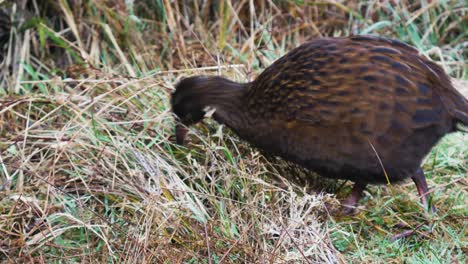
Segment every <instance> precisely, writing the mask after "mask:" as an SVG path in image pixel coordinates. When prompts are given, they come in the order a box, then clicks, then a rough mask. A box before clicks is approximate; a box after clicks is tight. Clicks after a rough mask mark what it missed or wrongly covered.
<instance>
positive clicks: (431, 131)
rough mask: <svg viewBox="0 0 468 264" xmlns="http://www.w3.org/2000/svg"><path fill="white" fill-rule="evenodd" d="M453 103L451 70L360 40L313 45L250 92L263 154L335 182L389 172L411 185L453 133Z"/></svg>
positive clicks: (383, 42)
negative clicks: (437, 146)
mask: <svg viewBox="0 0 468 264" xmlns="http://www.w3.org/2000/svg"><path fill="white" fill-rule="evenodd" d="M441 74H442V75H441ZM460 96H461V95H460ZM447 98H448V99H447ZM453 100H459V99H457V94H456V91H455V90H454V88H453V87H452V85H451V84H450V80H449V79H448V77H447V76H446V75H445V73H443V70H442V69H441V68H440V67H439V66H437V65H436V64H435V63H433V62H431V61H429V60H428V59H426V58H424V57H422V56H420V55H419V54H418V51H417V50H416V49H414V48H412V47H410V46H408V45H406V44H404V43H401V42H398V41H395V40H389V39H384V38H377V37H365V36H356V37H351V38H329V39H318V40H314V41H311V42H309V43H306V44H303V45H301V46H299V47H298V48H296V49H294V50H292V51H291V52H290V53H288V54H287V55H285V56H284V57H282V58H280V59H279V60H277V61H276V62H275V63H273V64H272V65H271V66H270V67H268V68H267V69H266V70H265V71H264V72H263V73H262V74H260V75H259V76H258V78H257V79H256V80H255V81H254V82H253V83H252V84H251V85H250V87H249V91H248V93H247V109H248V110H247V111H249V112H250V113H251V115H252V116H254V117H255V119H256V120H258V126H259V127H261V129H259V130H258V133H257V134H256V135H255V136H254V138H252V139H251V141H253V142H254V143H256V145H258V146H260V147H262V148H263V149H266V150H267V151H270V152H273V153H275V154H277V155H280V156H282V157H284V158H286V159H289V160H292V161H295V162H298V163H300V164H303V165H305V166H306V167H309V168H311V169H315V170H319V171H322V172H323V173H325V174H328V176H330V177H342V178H349V179H353V180H364V181H366V182H379V181H383V180H384V178H378V179H376V177H377V176H376V175H377V174H378V175H380V174H381V172H382V165H383V167H384V168H386V170H387V171H390V172H391V173H392V174H393V178H394V179H395V180H398V179H401V178H404V177H406V176H407V174H408V173H413V172H414V170H416V169H417V168H418V167H419V165H420V162H421V160H422V158H423V157H424V155H426V154H427V153H428V151H429V150H430V149H431V147H432V146H433V145H434V144H435V143H436V142H437V141H438V140H439V139H440V138H441V137H442V136H443V135H444V134H446V133H448V132H450V131H452V130H453V126H454V125H453V123H454V121H453V118H452V116H451V114H450V107H451V106H450V103H451V102H453ZM463 100H465V102H466V99H464V98H463ZM377 156H378V157H377ZM379 159H380V161H381V162H382V163H381V162H380V161H379ZM347 174H350V175H347ZM364 174H366V175H364ZM356 175H358V176H356ZM352 177H360V179H354V178H352ZM363 177H367V178H366V179H363Z"/></svg>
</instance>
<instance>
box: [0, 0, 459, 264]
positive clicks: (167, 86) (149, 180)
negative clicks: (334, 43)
mask: <svg viewBox="0 0 468 264" xmlns="http://www.w3.org/2000/svg"><path fill="white" fill-rule="evenodd" d="M128 2H131V1H128ZM136 2H138V1H136ZM215 2H216V3H215ZM304 2H305V3H302V1H284V2H277V1H253V0H252V1H250V0H244V1H194V2H193V1H168V0H162V1H140V2H138V3H134V4H131V3H127V4H125V1H113V4H112V3H104V2H102V1H97V0H90V1H86V2H85V3H82V2H81V1H64V0H61V1H57V2H55V1H25V0H20V1H16V2H13V1H12V2H9V1H7V2H5V3H3V4H0V14H3V15H2V16H0V21H1V22H3V23H1V24H0V47H1V48H2V49H1V50H0V63H1V64H0V65H1V66H2V67H1V68H0V95H1V99H0V184H1V185H0V236H1V237H0V259H2V260H4V261H6V262H39V263H41V262H117V263H120V262H133V263H135V262H137V263H140V262H148V263H182V262H183V263H234V262H237V263H265V262H268V263H344V262H369V263H370V262H395V263H396V262H400V261H403V260H407V261H425V260H426V261H432V260H434V259H436V260H438V259H437V258H433V257H432V256H431V255H430V254H428V253H427V252H436V253H437V252H438V257H439V259H441V260H442V261H440V262H444V260H447V258H448V259H449V260H448V261H449V262H450V259H452V260H453V261H455V262H456V261H458V262H460V263H462V262H463V261H464V260H466V258H465V257H464V256H463V255H464V254H463V253H466V250H467V246H466V230H467V229H466V227H467V226H466V223H465V222H466V221H465V219H466V217H467V215H468V213H467V210H466V193H467V189H466V179H465V176H466V171H467V168H468V164H467V159H468V144H467V142H468V140H467V136H466V135H461V134H458V135H454V136H453V137H450V138H448V139H446V141H444V142H443V144H441V145H440V146H439V147H438V148H437V149H436V150H435V151H434V152H433V154H431V156H429V158H428V161H427V162H426V166H425V169H426V170H428V171H430V180H429V181H430V184H431V186H433V187H434V190H435V193H434V197H435V200H436V205H437V206H438V208H439V209H440V212H439V215H438V216H430V217H429V221H433V222H434V223H436V225H435V229H434V230H433V231H432V232H429V230H422V231H421V232H420V233H421V236H419V237H417V238H416V239H415V240H410V241H409V242H395V243H391V242H389V238H390V237H391V236H392V234H393V233H394V232H398V229H395V228H392V226H393V225H394V224H395V223H397V222H399V221H400V220H402V221H403V222H407V223H408V224H409V225H410V226H417V225H418V223H420V222H425V221H427V220H426V218H427V216H422V215H421V213H419V212H420V211H419V210H420V208H419V205H418V204H417V197H416V195H413V192H414V190H413V189H414V188H413V186H411V185H410V184H408V185H403V186H401V187H397V191H396V192H397V193H400V194H402V195H400V196H397V197H394V196H392V195H391V194H390V192H389V191H388V190H387V189H386V188H377V187H375V188H374V187H373V188H372V189H371V190H370V191H369V192H368V193H367V196H366V198H365V201H364V203H363V205H364V208H366V209H364V210H363V213H362V214H360V215H358V216H356V217H354V218H351V219H330V218H329V217H328V215H327V214H326V212H325V210H324V202H330V203H336V199H334V198H333V197H332V196H331V195H324V194H321V193H318V194H317V193H314V192H312V191H310V188H309V187H311V186H310V184H309V185H304V184H303V182H300V181H299V182H296V183H291V182H288V181H286V180H285V179H284V178H283V177H282V175H284V176H286V175H290V174H293V173H296V172H295V171H293V170H292V169H291V168H288V167H287V166H286V168H285V166H284V164H283V163H281V162H277V161H276V160H273V163H280V164H279V165H278V164H272V160H271V159H269V160H270V161H267V160H266V159H265V158H264V157H263V156H262V155H261V154H259V153H258V151H257V150H255V149H251V148H250V147H249V146H248V145H246V144H245V142H242V141H240V140H238V139H237V138H236V137H235V136H233V135H232V134H231V133H230V132H229V131H227V130H226V129H224V128H223V127H219V126H216V125H215V124H214V123H212V122H207V125H200V126H198V127H197V128H196V129H193V130H192V131H191V138H192V141H191V143H190V145H189V146H188V148H181V147H179V146H176V145H173V144H172V143H171V142H172V141H171V140H170V136H171V135H172V132H173V120H172V117H171V114H170V112H169V100H168V98H169V95H170V92H171V91H172V89H173V85H174V83H175V82H176V80H177V79H178V78H179V77H180V76H186V75H191V74H202V73H204V74H222V75H225V76H228V77H230V78H232V79H234V80H237V81H247V80H250V79H253V78H254V77H255V76H256V75H257V74H258V73H259V72H260V71H261V69H263V68H264V67H266V66H267V65H269V64H270V63H271V62H273V61H274V60H275V59H276V58H278V57H279V56H281V55H282V54H284V53H285V52H286V51H287V50H289V49H290V48H291V47H294V46H296V45H297V44H298V43H302V42H304V41H306V40H307V39H310V38H314V37H319V36H337V35H348V34H356V33H374V34H381V35H386V36H391V37H397V38H400V39H402V40H404V41H407V42H409V43H411V44H413V45H415V46H417V47H418V48H419V49H420V50H421V51H422V52H423V53H425V54H427V55H429V56H432V57H433V58H434V59H435V60H437V61H439V62H440V63H441V64H442V65H443V66H444V67H445V68H446V70H447V71H448V72H449V73H450V74H451V75H452V76H453V77H455V78H459V79H466V78H467V75H468V70H467V67H466V60H465V58H466V55H467V54H466V49H464V47H465V48H466V45H467V44H466V37H467V34H468V33H467V32H466V27H465V25H466V21H467V20H466V13H467V10H466V7H464V4H463V1H446V2H444V3H439V1H433V3H426V2H425V1H421V2H420V3H415V4H411V3H410V1H408V2H407V1H401V2H400V3H399V4H391V3H390V2H386V1H367V2H360V3H357V2H353V1H322V2H317V1H304ZM2 12H3V13H2ZM457 82H459V83H461V84H459V85H458V86H459V87H461V89H463V87H464V88H466V84H464V81H457ZM436 154H437V155H436ZM298 175H302V176H304V172H299V173H298ZM442 176H443V177H442ZM306 177H311V175H310V174H308V173H306ZM314 179H315V178H314ZM316 181H319V183H318V184H312V185H313V186H312V187H311V188H312V189H314V188H315V189H316V187H317V186H318V185H323V184H320V181H322V179H321V178H318V180H316ZM308 182H309V183H310V182H311V181H310V180H309V181H308ZM304 186H306V187H304ZM328 187H329V188H331V189H333V188H334V189H337V188H336V187H333V186H328ZM344 189H345V190H346V187H345V188H344ZM338 193H339V195H340V196H341V195H342V193H343V192H342V190H341V189H339V192H338ZM405 193H411V194H410V195H409V197H408V194H405ZM402 212H403V213H402ZM400 231H401V230H400ZM448 234H451V236H448ZM454 236H455V237H454ZM405 243H406V244H405ZM431 243H432V244H431ZM377 256H379V257H377ZM419 256H420V257H419ZM436 256H437V254H436Z"/></svg>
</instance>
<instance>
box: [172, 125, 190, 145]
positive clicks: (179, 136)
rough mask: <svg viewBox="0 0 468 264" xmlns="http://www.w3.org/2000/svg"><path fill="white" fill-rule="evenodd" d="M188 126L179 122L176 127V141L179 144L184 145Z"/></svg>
mask: <svg viewBox="0 0 468 264" xmlns="http://www.w3.org/2000/svg"><path fill="white" fill-rule="evenodd" d="M187 132H188V128H187V127H186V126H184V125H183V124H182V123H180V122H177V124H176V127H175V136H176V143H177V144H179V145H184V142H185V136H187Z"/></svg>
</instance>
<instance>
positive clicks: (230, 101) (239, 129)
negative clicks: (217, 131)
mask: <svg viewBox="0 0 468 264" xmlns="http://www.w3.org/2000/svg"><path fill="white" fill-rule="evenodd" d="M248 86H249V83H237V82H233V81H230V80H228V79H225V78H222V77H219V78H216V79H215V80H213V82H212V83H210V84H208V85H207V86H205V87H206V90H205V91H204V92H203V97H204V98H203V105H205V106H206V107H207V109H213V111H214V112H213V118H214V119H215V120H216V121H217V122H218V123H221V124H224V125H226V126H227V127H229V128H230V129H232V130H234V132H236V133H237V134H238V135H239V136H241V137H245V136H247V134H250V132H249V131H248V130H249V127H250V126H249V124H250V123H251V119H252V118H251V117H250V114H249V111H248V110H247V107H245V106H246V103H247V89H248ZM208 111H209V110H208Z"/></svg>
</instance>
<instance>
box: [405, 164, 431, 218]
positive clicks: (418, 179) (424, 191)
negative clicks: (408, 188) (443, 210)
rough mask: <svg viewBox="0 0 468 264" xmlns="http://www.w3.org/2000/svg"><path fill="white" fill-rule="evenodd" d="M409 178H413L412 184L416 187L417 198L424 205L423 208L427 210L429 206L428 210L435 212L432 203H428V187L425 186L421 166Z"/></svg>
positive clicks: (424, 177)
mask: <svg viewBox="0 0 468 264" xmlns="http://www.w3.org/2000/svg"><path fill="white" fill-rule="evenodd" d="M411 179H413V181H414V184H416V188H417V189H418V193H419V199H421V203H422V204H423V205H424V207H425V209H426V210H428V209H429V206H430V211H431V212H432V213H435V212H436V209H435V207H434V205H430V195H429V188H428V187H427V182H426V176H425V175H424V172H423V170H422V169H421V167H420V168H419V169H418V170H417V171H416V173H415V174H414V175H413V176H412V177H411Z"/></svg>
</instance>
